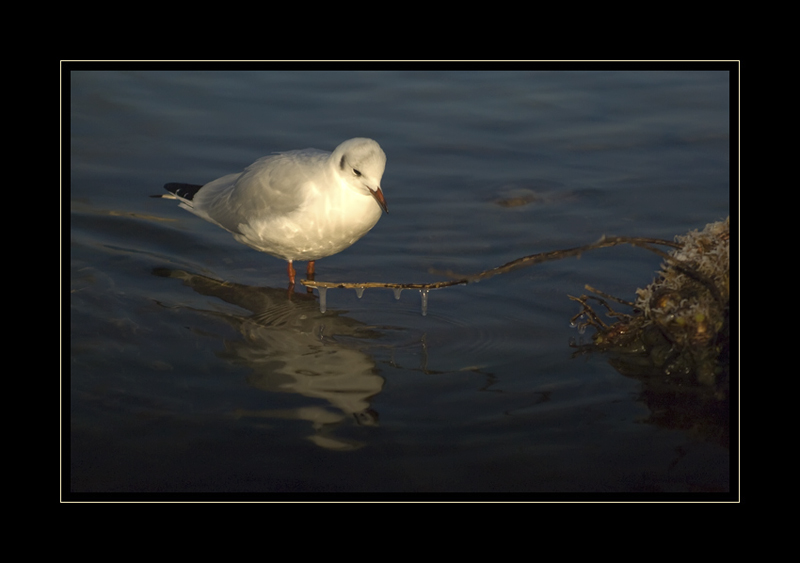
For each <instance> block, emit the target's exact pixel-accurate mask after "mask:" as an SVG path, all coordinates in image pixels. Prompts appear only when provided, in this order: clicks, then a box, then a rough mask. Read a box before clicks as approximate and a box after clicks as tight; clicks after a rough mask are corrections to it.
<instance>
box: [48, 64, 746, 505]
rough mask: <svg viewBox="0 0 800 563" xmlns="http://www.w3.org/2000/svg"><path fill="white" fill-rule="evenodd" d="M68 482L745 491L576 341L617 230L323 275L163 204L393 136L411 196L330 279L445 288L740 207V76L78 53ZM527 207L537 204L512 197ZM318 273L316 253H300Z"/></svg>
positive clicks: (497, 259) (422, 276)
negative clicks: (189, 64) (207, 61)
mask: <svg viewBox="0 0 800 563" xmlns="http://www.w3.org/2000/svg"><path fill="white" fill-rule="evenodd" d="M66 78H68V82H67V84H66V85H65V87H67V88H68V89H69V90H68V91H69V95H70V106H69V107H68V108H66V109H67V110H68V113H69V133H70V146H69V147H68V148H69V170H70V176H69V186H68V188H69V190H68V191H65V192H64V195H65V196H67V195H68V198H67V197H64V200H65V201H66V200H67V199H69V204H70V213H69V226H70V240H69V246H68V247H67V248H65V250H66V251H67V252H68V254H66V255H65V257H68V259H69V265H70V279H69V288H70V293H69V297H70V298H69V308H68V311H67V316H66V318H67V319H68V321H69V324H68V325H65V326H64V329H65V335H68V336H69V357H68V361H67V358H66V357H65V361H64V366H65V370H64V372H63V383H64V388H65V392H66V393H65V401H66V406H68V407H69V417H68V420H67V425H66V426H65V446H67V448H66V455H65V459H64V462H65V463H64V467H65V476H66V479H65V487H66V489H65V492H67V490H68V491H72V492H114V493H118V492H147V493H154V492H379V493H380V492H414V493H416V492H432V493H438V492H515V493H519V492H557V493H561V492H581V493H583V492H586V493H589V492H642V493H652V492H656V493H668V492H680V493H686V492H689V493H694V492H700V493H703V492H712V493H715V492H725V491H728V490H729V489H730V487H731V481H730V475H729V473H730V451H729V448H728V447H727V446H726V445H725V444H722V443H720V442H719V441H718V440H709V439H708V438H707V437H704V436H703V435H699V434H698V433H697V432H689V431H687V430H686V429H685V428H672V427H669V426H665V425H663V424H654V423H653V416H652V415H653V413H652V412H651V409H650V408H649V407H648V405H647V404H646V402H645V401H643V400H642V396H641V395H642V384H641V383H640V382H639V381H637V380H634V379H631V378H628V377H625V376H623V375H621V374H620V373H619V372H618V371H616V370H615V369H614V368H613V367H612V366H611V365H609V363H608V361H607V358H604V357H603V356H601V355H593V356H581V357H579V358H574V357H573V352H574V349H573V348H571V347H570V346H569V344H570V341H571V340H574V339H578V338H579V337H580V336H581V335H579V334H578V333H577V331H576V330H575V329H574V328H571V327H570V323H569V320H570V318H571V317H572V316H573V315H574V314H575V313H577V311H578V308H577V305H576V304H575V303H574V302H572V301H570V300H569V299H568V297H567V296H568V295H580V294H582V293H585V290H584V285H585V284H590V285H592V286H594V287H597V288H599V289H601V290H603V291H605V292H607V293H611V294H614V295H619V296H620V297H625V298H628V299H632V298H633V296H634V292H635V290H636V288H637V287H643V286H645V285H646V284H648V283H650V282H651V281H652V279H653V277H654V275H655V272H656V271H657V269H658V266H659V259H658V257H656V256H654V255H652V254H650V253H647V252H645V251H642V250H637V249H633V248H626V247H616V248H610V249H603V250H598V251H596V252H594V253H587V254H585V255H583V256H582V257H581V258H580V259H569V260H562V261H558V262H551V263H546V264H542V265H539V266H534V267H531V268H526V269H522V270H516V271H514V272H511V273H508V274H504V275H501V276H497V277H495V278H491V279H489V280H485V281H483V282H481V283H477V284H470V285H467V286H457V287H450V288H446V289H441V290H437V291H432V292H430V294H429V295H428V305H427V310H426V315H425V316H423V315H422V314H421V313H422V309H421V295H420V294H419V292H417V291H411V290H405V291H403V292H402V294H400V296H399V299H395V295H394V294H393V292H392V291H391V290H386V289H368V290H367V291H366V292H364V294H363V295H362V296H361V297H360V298H359V297H358V296H357V295H356V293H355V291H353V290H344V289H339V290H329V291H328V292H327V296H326V301H327V308H326V311H325V313H324V314H323V313H321V312H320V308H319V302H318V294H317V293H316V292H314V293H313V294H306V293H305V290H304V289H303V288H302V287H299V288H298V289H297V292H296V293H295V294H294V296H293V297H292V298H291V299H289V298H288V296H287V290H286V280H285V277H286V274H285V263H284V262H282V261H281V260H278V259H275V258H272V257H270V256H268V255H264V254H261V253H258V252H256V251H254V250H252V249H250V248H248V247H245V246H242V245H240V244H238V243H237V242H235V241H234V240H233V239H232V237H231V236H230V235H229V234H228V233H226V232H224V231H222V230H221V229H218V228H217V227H215V226H213V225H211V224H209V223H206V222H204V221H202V220H200V219H199V218H197V217H195V216H193V215H191V214H189V213H187V212H186V211H184V210H182V209H179V208H178V207H177V205H176V204H175V202H172V201H168V200H162V199H152V198H149V197H148V196H149V195H151V194H159V193H161V191H162V185H163V184H164V183H166V182H171V181H179V182H191V183H198V184H202V183H205V182H208V181H210V180H213V179H215V178H217V177H219V176H222V175H224V174H227V173H230V172H236V171H239V170H241V169H242V168H243V167H244V166H246V165H248V164H250V163H251V162H252V161H253V160H255V159H256V158H258V157H260V156H263V155H266V154H269V153H271V152H274V151H279V150H290V149H297V148H305V147H316V148H320V149H325V150H332V149H333V148H334V147H335V146H336V145H337V144H339V143H340V142H341V141H343V140H345V139H348V138H351V137H355V136H365V137H371V138H374V139H376V140H377V141H378V142H379V143H380V144H381V146H382V147H383V149H384V150H385V152H386V154H387V157H388V162H387V167H386V173H385V175H384V177H383V182H382V186H383V190H384V193H385V196H386V199H387V202H388V204H389V210H390V213H389V214H388V215H386V216H384V217H383V218H382V219H381V220H380V222H379V223H378V225H377V226H376V227H375V228H374V229H373V230H372V231H371V232H370V233H369V234H368V235H367V236H366V237H364V238H363V239H362V240H361V241H359V242H358V243H356V244H355V245H354V246H352V247H351V248H349V249H347V250H345V251H344V252H342V253H340V254H338V255H335V256H332V257H329V258H326V259H323V260H321V261H319V262H318V263H317V280H321V281H331V282H372V281H379V282H394V283H423V282H433V281H441V280H444V279H448V278H447V277H446V276H445V275H444V274H443V272H445V271H452V272H457V273H461V274H473V273H477V272H480V271H482V270H485V269H488V268H491V267H494V266H498V265H500V264H503V263H506V262H509V261H511V260H514V259H516V258H519V257H521V256H525V255H529V254H533V253H536V252H543V251H549V250H556V249H560V248H569V247H573V246H578V245H583V244H588V243H590V242H593V241H595V240H597V239H599V238H600V237H601V236H602V235H631V236H647V237H658V238H666V239H672V238H673V237H674V236H675V235H678V234H683V233H685V232H687V231H689V230H692V229H696V228H702V227H703V226H705V224H707V223H709V222H713V221H717V220H720V219H724V218H725V217H726V216H728V215H729V214H730V193H731V186H730V184H731V177H730V174H729V170H730V166H731V162H730V152H731V146H730V79H731V76H730V75H729V73H728V72H725V71H691V72H690V71H682V72H681V71H654V72H642V71H635V72H634V71H620V72H609V71H596V72H563V71H556V72H522V71H492V72H474V71H463V72H438V71H426V72H344V71H331V72H323V71H314V72H297V71H294V72H275V71H272V72H255V71H254V72H239V71H231V72H221V71H207V72H204V71H191V72H188V71H187V72H173V71H158V72H147V71H130V72H125V71H85V70H80V71H73V72H70V73H69V75H68V76H67V77H66ZM509 202H512V203H516V204H517V205H510V203H509ZM301 266H302V265H301Z"/></svg>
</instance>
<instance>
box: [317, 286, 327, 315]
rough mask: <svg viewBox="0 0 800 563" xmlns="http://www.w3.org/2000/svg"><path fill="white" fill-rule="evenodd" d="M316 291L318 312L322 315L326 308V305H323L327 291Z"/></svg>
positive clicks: (323, 289) (325, 288)
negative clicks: (317, 293) (317, 292)
mask: <svg viewBox="0 0 800 563" xmlns="http://www.w3.org/2000/svg"><path fill="white" fill-rule="evenodd" d="M317 291H319V312H320V313H324V312H325V310H326V309H327V308H328V306H327V304H326V303H325V293H326V292H327V291H328V288H327V287H318V288H317Z"/></svg>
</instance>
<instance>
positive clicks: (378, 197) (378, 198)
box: [367, 186, 389, 213]
mask: <svg viewBox="0 0 800 563" xmlns="http://www.w3.org/2000/svg"><path fill="white" fill-rule="evenodd" d="M367 189H368V190H369V193H371V194H372V197H374V198H375V201H377V202H378V205H380V206H381V209H383V210H384V211H385V212H386V213H389V208H388V207H387V206H386V200H385V199H384V198H383V192H382V191H381V189H380V188H378V189H377V190H373V189H372V188H370V187H369V186H367Z"/></svg>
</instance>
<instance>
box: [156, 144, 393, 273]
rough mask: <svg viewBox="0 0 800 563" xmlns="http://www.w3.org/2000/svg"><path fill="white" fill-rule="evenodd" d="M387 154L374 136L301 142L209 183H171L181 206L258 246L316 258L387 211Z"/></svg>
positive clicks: (355, 235)
mask: <svg viewBox="0 0 800 563" xmlns="http://www.w3.org/2000/svg"><path fill="white" fill-rule="evenodd" d="M385 166H386V154H385V153H384V152H383V149H381V147H380V145H379V144H378V143H376V142H375V141H373V140H372V139H364V138H355V139H350V140H348V141H345V142H343V143H342V144H341V145H339V146H338V147H336V149H335V150H334V151H333V152H332V153H329V152H326V151H321V150H317V149H303V150H297V151H288V152H282V153H277V154H274V155H272V156H265V157H262V158H259V159H258V160H256V161H255V162H254V163H253V164H251V165H250V166H248V167H247V168H245V169H244V171H243V172H239V173H236V174H228V175H227V176H223V177H222V178H219V179H218V180H214V181H213V182H209V183H208V184H205V185H202V186H198V185H196V184H180V183H170V184H166V185H165V186H164V188H165V189H166V190H167V191H168V192H170V193H171V194H172V195H164V196H161V197H165V198H171V199H177V200H179V201H180V206H181V207H183V208H184V209H187V210H189V211H191V212H192V213H194V214H195V215H197V216H198V217H202V218H203V219H205V220H206V221H210V222H211V223H214V224H215V225H218V226H220V227H222V228H223V229H225V230H226V231H229V232H230V233H231V234H233V238H235V239H236V240H237V241H239V242H241V243H243V244H246V245H248V246H250V247H252V248H255V249H256V250H259V251H261V252H266V253H267V254H271V255H272V256H275V257H277V258H283V259H284V260H286V261H288V263H289V266H288V272H289V283H290V284H292V285H293V284H294V277H295V269H294V267H293V266H292V263H293V262H294V261H295V260H300V261H307V262H308V265H307V269H306V272H307V274H308V276H309V278H313V275H314V261H315V260H319V259H320V258H325V257H326V256H331V255H333V254H336V253H337V252H341V251H342V250H344V249H345V248H347V247H349V246H350V245H352V244H353V243H354V242H356V241H357V240H358V239H360V238H361V237H363V236H364V235H365V234H367V232H368V231H369V230H370V229H371V228H372V227H374V226H375V223H377V222H378V219H380V218H381V215H382V214H383V212H384V211H385V212H387V213H388V208H387V206H386V200H385V199H384V198H383V191H382V190H381V178H382V177H383V171H384V168H385Z"/></svg>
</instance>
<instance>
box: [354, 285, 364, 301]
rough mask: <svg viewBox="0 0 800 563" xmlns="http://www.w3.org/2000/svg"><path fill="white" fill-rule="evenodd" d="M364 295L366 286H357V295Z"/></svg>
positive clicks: (359, 296)
mask: <svg viewBox="0 0 800 563" xmlns="http://www.w3.org/2000/svg"><path fill="white" fill-rule="evenodd" d="M362 295H364V288H363V287H357V288H356V297H358V298H359V299H361V296H362Z"/></svg>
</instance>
